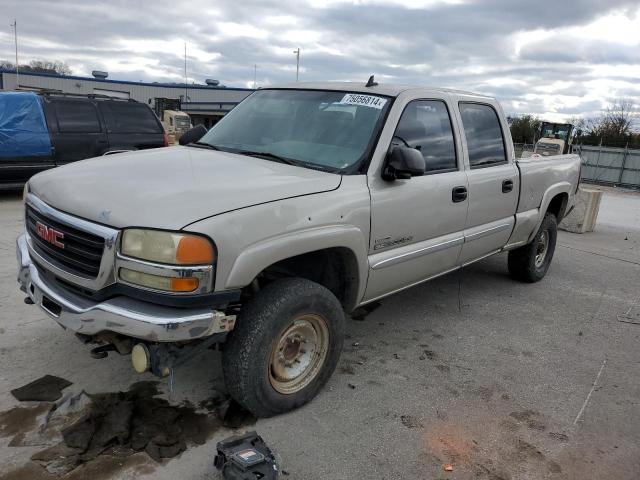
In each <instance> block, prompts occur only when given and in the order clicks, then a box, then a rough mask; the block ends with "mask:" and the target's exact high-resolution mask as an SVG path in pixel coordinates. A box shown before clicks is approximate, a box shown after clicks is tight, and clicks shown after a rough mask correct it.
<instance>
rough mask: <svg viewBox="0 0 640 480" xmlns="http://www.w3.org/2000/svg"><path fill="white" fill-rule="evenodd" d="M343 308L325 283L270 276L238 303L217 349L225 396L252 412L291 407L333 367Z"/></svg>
mask: <svg viewBox="0 0 640 480" xmlns="http://www.w3.org/2000/svg"><path fill="white" fill-rule="evenodd" d="M344 323H345V320H344V312H343V310H342V306H341V305H340V302H339V301H338V299H337V298H336V297H335V296H334V295H333V294H332V293H331V292H330V291H329V290H327V289H326V288H325V287H323V286H322V285H319V284H317V283H315V282H312V281H310V280H305V279H302V278H285V279H281V280H276V281H275V282H273V283H270V284H269V285H267V286H266V287H264V288H263V289H262V290H261V291H260V292H258V293H257V294H256V295H255V296H254V297H253V298H252V299H251V300H250V301H249V302H248V303H246V304H244V305H243V307H242V311H241V313H240V315H239V318H238V321H237V322H236V327H235V329H234V330H233V331H232V332H231V334H230V335H229V339H228V341H227V343H226V344H225V346H224V351H223V372H224V378H225V383H226V385H227V389H228V390H229V393H230V394H231V396H232V397H233V398H234V399H235V400H236V401H237V402H238V403H240V404H241V405H243V406H244V407H245V408H247V409H248V410H249V411H250V412H251V413H253V414H254V415H256V416H257V417H270V416H273V415H277V414H279V413H284V412H287V411H289V410H293V409H295V408H297V407H299V406H301V405H303V404H305V403H306V402H308V401H309V400H311V399H312V398H313V397H314V396H315V395H316V394H317V393H318V391H319V390H320V389H321V388H322V387H323V385H324V384H325V383H326V382H327V380H328V379H329V377H331V374H332V373H333V371H334V370H335V368H336V365H337V363H338V360H339V358H340V353H341V351H342V344H343V341H344Z"/></svg>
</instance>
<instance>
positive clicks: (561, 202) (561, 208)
mask: <svg viewBox="0 0 640 480" xmlns="http://www.w3.org/2000/svg"><path fill="white" fill-rule="evenodd" d="M568 201H569V195H567V194H566V193H559V194H558V195H556V196H555V197H553V198H552V199H551V202H549V206H548V207H547V212H549V213H553V214H554V215H555V216H556V219H557V220H558V223H560V220H562V218H563V217H564V213H565V209H566V208H567V202H568Z"/></svg>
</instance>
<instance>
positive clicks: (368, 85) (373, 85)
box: [365, 75, 378, 87]
mask: <svg viewBox="0 0 640 480" xmlns="http://www.w3.org/2000/svg"><path fill="white" fill-rule="evenodd" d="M377 85H378V82H376V81H375V80H374V78H373V75H371V76H370V77H369V80H368V81H367V84H366V85H365V87H375V86H377Z"/></svg>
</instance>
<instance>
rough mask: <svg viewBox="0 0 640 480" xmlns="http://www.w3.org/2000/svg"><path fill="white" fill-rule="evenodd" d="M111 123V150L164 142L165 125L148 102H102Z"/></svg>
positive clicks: (102, 109) (155, 144)
mask: <svg viewBox="0 0 640 480" xmlns="http://www.w3.org/2000/svg"><path fill="white" fill-rule="evenodd" d="M98 104H99V107H100V110H101V111H102V112H103V116H104V118H105V121H106V123H107V135H108V140H109V150H110V151H117V150H143V149H145V148H157V147H163V146H164V129H163V127H162V125H161V124H160V121H159V120H158V117H156V115H155V113H153V111H152V110H151V109H150V108H149V107H148V106H147V105H145V104H144V103H137V102H124V101H116V100H105V101H101V102H98Z"/></svg>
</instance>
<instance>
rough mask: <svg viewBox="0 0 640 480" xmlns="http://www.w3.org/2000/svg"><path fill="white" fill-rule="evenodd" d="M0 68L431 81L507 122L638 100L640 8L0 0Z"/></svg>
mask: <svg viewBox="0 0 640 480" xmlns="http://www.w3.org/2000/svg"><path fill="white" fill-rule="evenodd" d="M0 5H1V7H0V11H2V13H3V15H2V18H3V19H6V22H5V25H4V26H0V60H13V58H14V51H13V48H14V44H13V31H12V28H11V27H10V26H9V24H10V23H11V22H12V20H13V18H16V19H17V21H18V34H19V47H20V57H21V58H20V61H21V62H23V61H25V62H26V61H29V60H33V59H48V60H62V61H65V62H66V63H68V64H69V65H70V66H71V68H72V69H73V73H74V74H77V75H87V74H90V72H91V71H92V70H96V69H97V70H107V71H108V72H109V78H112V79H126V80H152V81H176V82H180V81H182V80H183V78H184V77H183V75H184V74H183V66H184V63H183V61H184V59H183V55H184V42H187V60H188V77H189V81H190V82H191V81H195V82H196V83H202V82H203V81H204V79H205V78H216V79H219V80H220V81H221V82H222V83H223V84H225V85H228V86H248V87H251V86H252V85H253V81H254V65H257V83H258V86H263V85H269V84H274V83H278V82H285V81H286V82H288V81H292V80H294V79H295V55H294V54H293V50H294V49H295V48H298V47H299V48H300V49H301V58H300V63H301V70H300V78H301V80H358V81H363V82H364V81H366V79H367V77H368V76H369V75H370V74H372V73H375V74H376V78H377V79H378V81H382V82H395V83H409V84H421V85H436V86H446V87H453V88H462V89H466V90H472V91H478V92H482V93H488V94H492V95H495V96H497V97H498V98H499V99H500V100H501V101H502V103H503V105H504V106H505V109H506V110H507V112H509V113H534V114H537V115H540V116H542V117H545V118H548V119H563V118H568V117H571V116H575V115H579V116H580V115H583V116H593V115H596V114H597V113H598V112H599V111H600V110H601V109H602V108H603V107H605V106H606V105H607V104H608V103H609V102H610V101H611V100H613V99H615V98H628V99H631V100H633V101H634V102H635V103H636V106H637V105H639V104H640V0H635V1H625V0H575V1H568V0H553V1H548V0H529V1H520V0H360V1H352V2H348V1H341V0H294V1H290V0H277V1H272V0H265V1H257V0H249V1H242V0H236V1H233V0H230V1H225V0H218V1H215V2H214V1H210V0H207V1H202V0H190V1H188V2H186V1H184V2H180V1H175V0H154V1H153V2H150V1H149V2H147V1H121V0H112V1H110V2H108V3H102V2H97V1H81V0H73V1H65V0H57V1H56V2H52V1H51V0H15V1H14V0H0Z"/></svg>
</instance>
